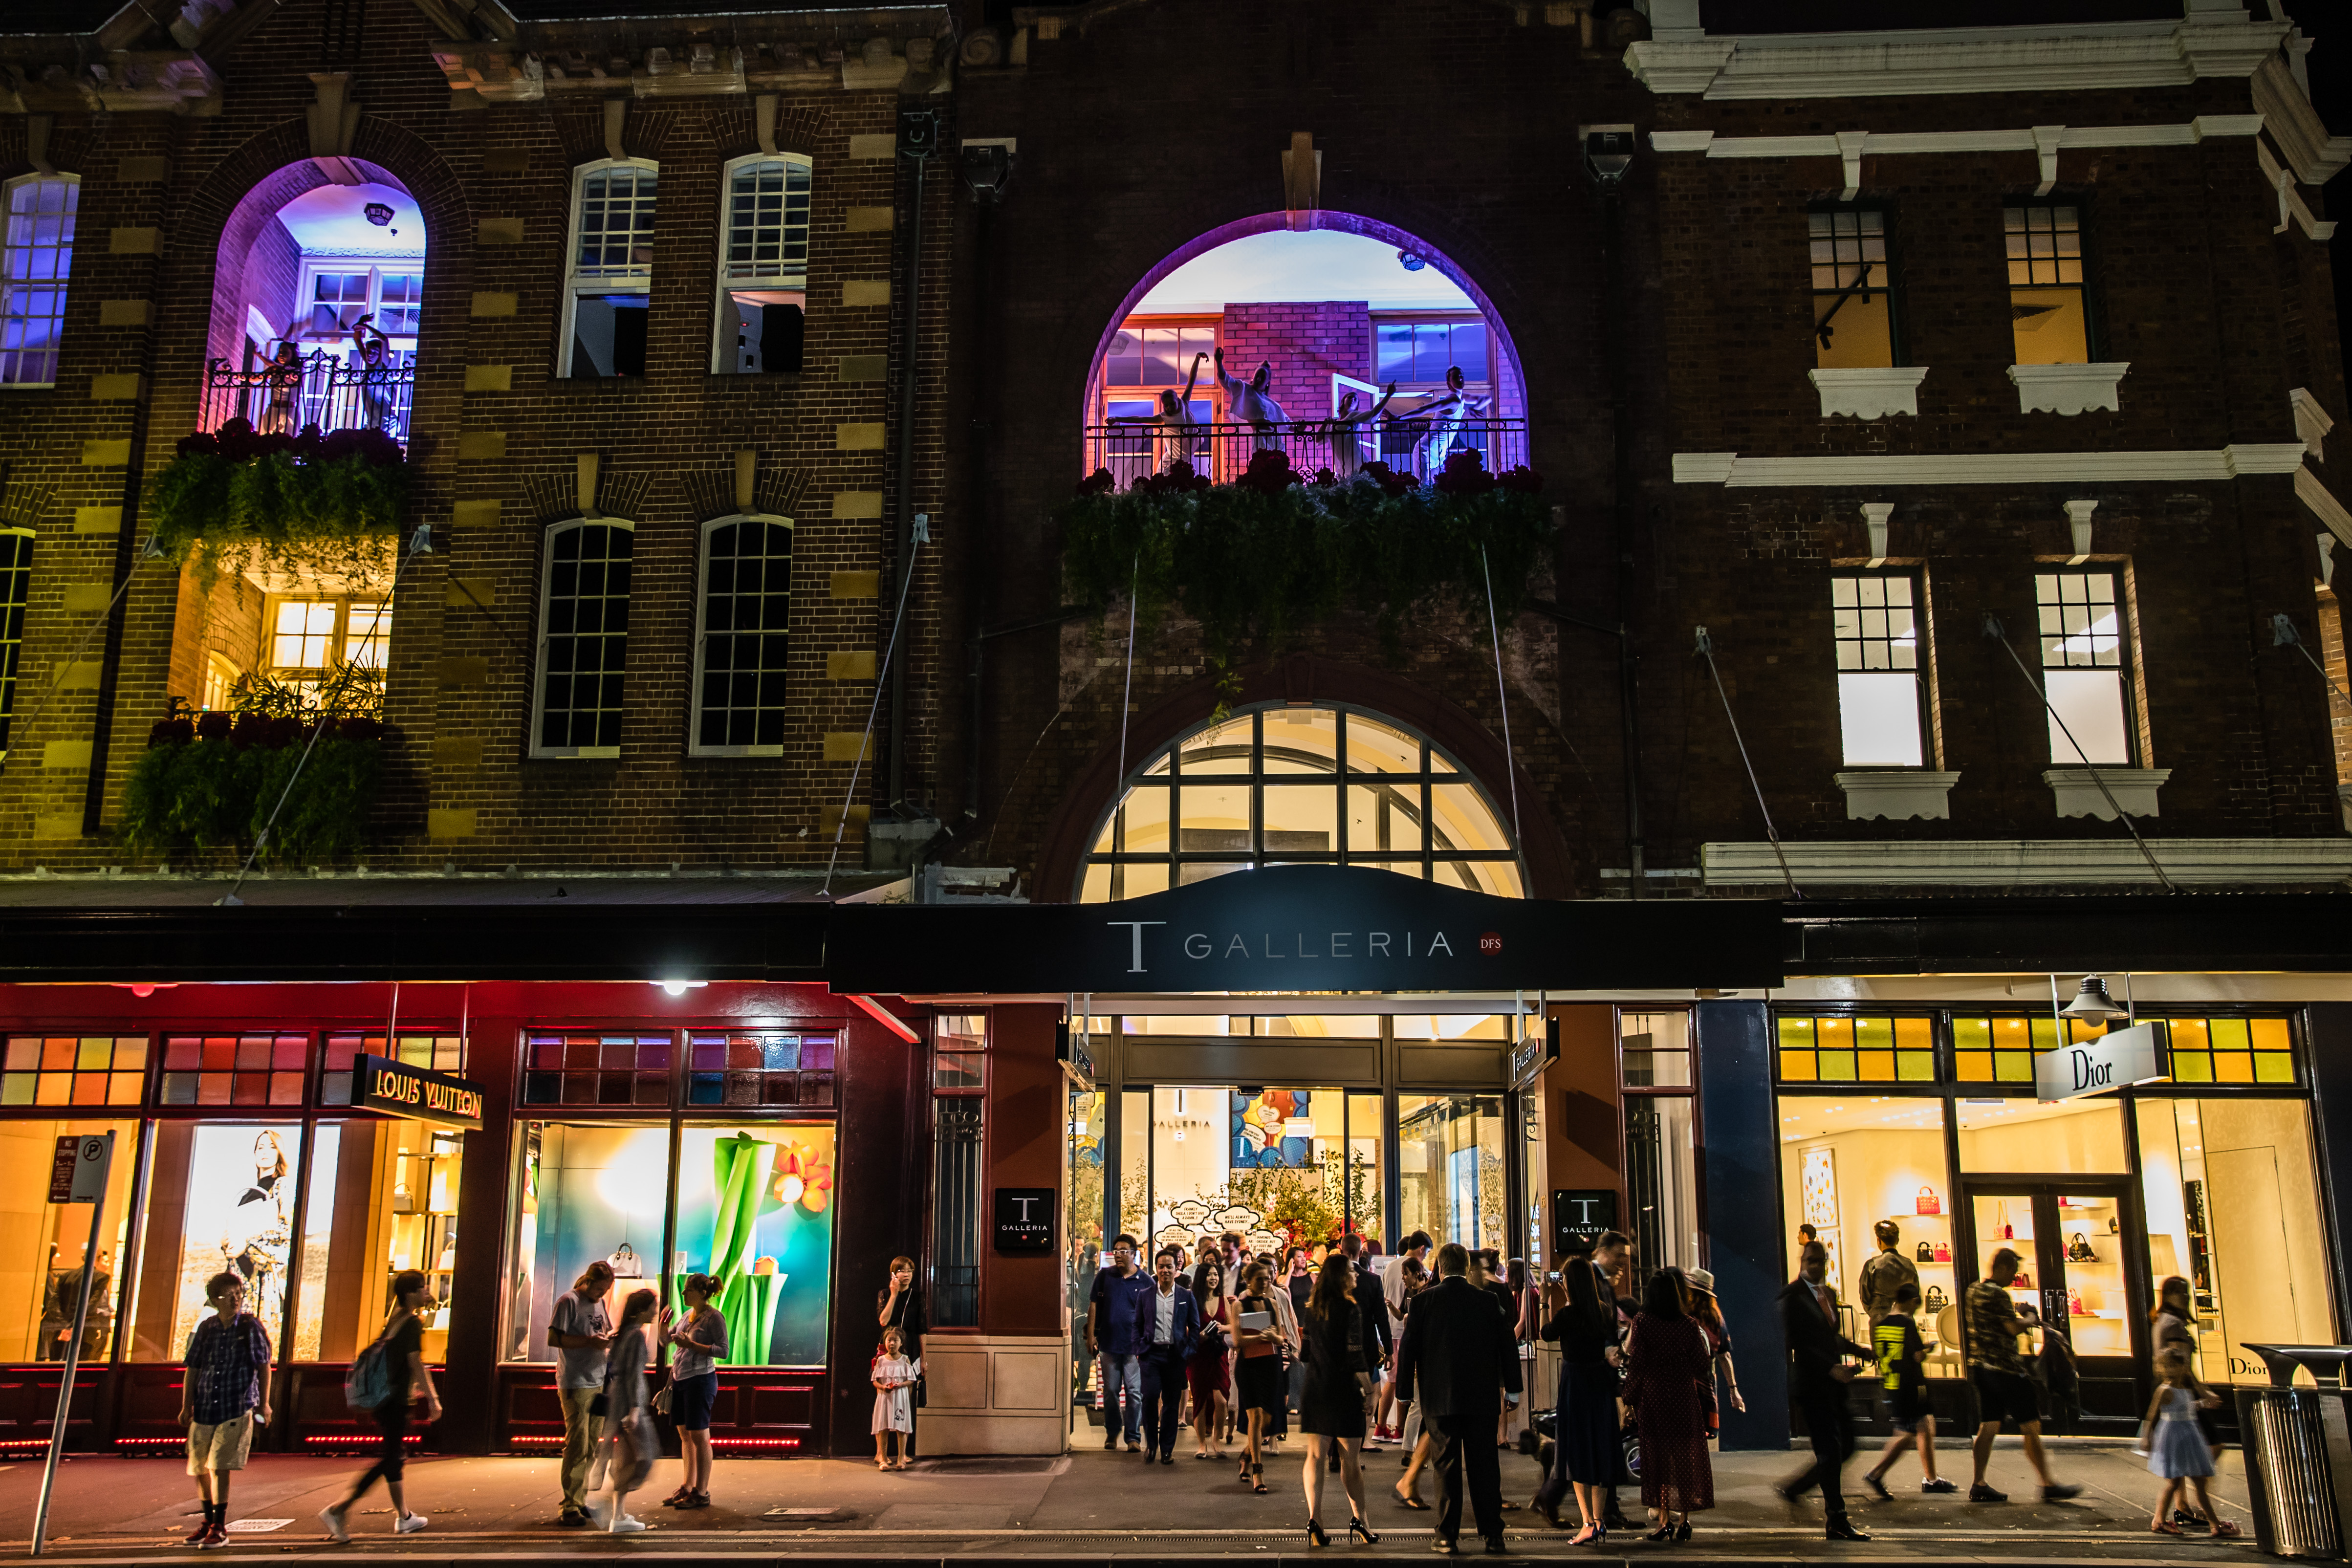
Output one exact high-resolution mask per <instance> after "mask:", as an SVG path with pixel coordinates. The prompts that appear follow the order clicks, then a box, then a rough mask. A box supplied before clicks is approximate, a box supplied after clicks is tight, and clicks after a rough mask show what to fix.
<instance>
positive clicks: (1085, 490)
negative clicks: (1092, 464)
mask: <svg viewBox="0 0 2352 1568" xmlns="http://www.w3.org/2000/svg"><path fill="white" fill-rule="evenodd" d="M1117 486H1118V480H1117V479H1112V478H1111V477H1110V470H1109V469H1108V468H1097V469H1096V470H1095V471H1094V472H1093V473H1091V474H1088V475H1087V477H1086V478H1085V479H1080V480H1079V481H1078V485H1077V494H1078V496H1079V497H1080V499H1082V500H1083V499H1084V498H1085V497H1087V496H1105V495H1108V494H1110V492H1111V491H1112V490H1113V489H1116V488H1117Z"/></svg>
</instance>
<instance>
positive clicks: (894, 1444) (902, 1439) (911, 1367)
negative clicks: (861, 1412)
mask: <svg viewBox="0 0 2352 1568" xmlns="http://www.w3.org/2000/svg"><path fill="white" fill-rule="evenodd" d="M906 1352H907V1340H906V1336H905V1335H903V1334H901V1333H899V1331H898V1330H896V1329H885V1330H883V1331H882V1349H881V1352H880V1353H879V1354H877V1355H876V1356H875V1358H874V1468H876V1469H877V1470H903V1469H905V1468H907V1447H908V1444H909V1443H911V1442H912V1441H913V1440H914V1436H915V1395H914V1393H913V1389H914V1386H915V1379H916V1378H917V1377H918V1376H919V1375H921V1373H922V1370H923V1363H921V1362H919V1361H908V1359H907V1354H906ZM894 1449H895V1450H896V1454H895V1457H894V1455H893V1450H894Z"/></svg>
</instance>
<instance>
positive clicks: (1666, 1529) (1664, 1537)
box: [1642, 1524, 1675, 1541]
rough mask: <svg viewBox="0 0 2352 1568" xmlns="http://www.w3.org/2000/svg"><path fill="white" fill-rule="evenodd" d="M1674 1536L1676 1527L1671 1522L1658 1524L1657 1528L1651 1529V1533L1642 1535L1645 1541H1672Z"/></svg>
mask: <svg viewBox="0 0 2352 1568" xmlns="http://www.w3.org/2000/svg"><path fill="white" fill-rule="evenodd" d="M1674 1538H1675V1527H1674V1526H1673V1525H1671V1524H1662V1525H1660V1526H1658V1528H1657V1529H1655V1530H1654V1531H1650V1533H1649V1534H1647V1535H1645V1536H1643V1537H1642V1539H1643V1540H1644V1541H1672V1540H1673V1539H1674Z"/></svg>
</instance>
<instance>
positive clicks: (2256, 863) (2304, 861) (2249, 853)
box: [1699, 833, 2352, 889]
mask: <svg viewBox="0 0 2352 1568" xmlns="http://www.w3.org/2000/svg"><path fill="white" fill-rule="evenodd" d="M1780 847H1781V849H1782V850H1783V851H1784V852H1785V853H1786V854H1787V855H1788V857H1789V869H1790V872H1791V873H1792V874H1793V875H1794V876H1795V877H1796V879H1797V883H1798V885H1799V886H1800V887H1802V886H1804V885H1806V884H1807V883H1811V884H1815V885H1819V886H1831V885H1835V886H1843V887H1926V886H1943V887H1962V888H1969V887H1974V888H2014V887H2044V888H2049V887H2069V886H2074V887H2079V886H2084V885H2093V886H2107V887H2129V888H2142V887H2145V888H2151V889H2152V888H2154V887H2155V886H2156V878H2155V876H2154V875H2153V874H2152V873H2150V872H2149V870H2148V868H2147V859H2146V858H2144V857H2143V856H2142V855H2141V853H2140V850H2139V847H2138V846H2137V845H2136V844H2134V843H2133V842H2132V841H2131V840H2130V839H2129V838H2127V837H2125V836H2124V835H2122V834H2121V833H2117V834H2116V836H2115V837H2113V838H2042V839H2031V838H1977V839H1943V840H1939V841H1922V842H1918V843H1907V842H1902V841H1895V840H1888V839H1848V840H1845V841H1843V842H1832V843H1802V842H1799V843H1789V842H1785V841H1784V842H1783V843H1782V845H1781V846H1780ZM2147 847H2148V848H2149V849H2150V850H2151V851H2153V852H2154V853H2155V855H2156V858H2157V861H2158V864H2160V865H2161V866H2163V868H2164V871H2165V875H2166V876H2168V877H2170V878H2171V879H2173V880H2174V881H2176V882H2183V883H2193V884H2198V885H2200V886H2227V885H2231V884H2236V885H2241V886H2262V885H2267V884H2277V883H2296V884H2303V885H2312V884H2317V883H2326V882H2340V881H2343V880H2345V879H2347V878H2352V837H2346V836H2344V835H2342V834H2329V835H2326V836H2325V837H2311V838H2151V839H2149V840H2147ZM1699 863H1700V865H1701V866H1702V868H1704V869H1705V870H1706V885H1707V886H1708V887H1710V888H1738V887H1778V886H1780V861H1779V860H1778V859H1776V858H1774V856H1773V853H1772V846H1771V845H1769V844H1768V843H1765V842H1762V841H1760V840H1759V841H1755V842H1743V843H1724V844H1707V845H1703V846H1701V847H1700V850H1699Z"/></svg>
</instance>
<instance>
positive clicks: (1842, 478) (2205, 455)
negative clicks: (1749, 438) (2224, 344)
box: [1675, 441, 2303, 489]
mask: <svg viewBox="0 0 2352 1568" xmlns="http://www.w3.org/2000/svg"><path fill="white" fill-rule="evenodd" d="M2302 465H2303V443H2302V442H2300V441H2278V442H2267V443H2262V444H2255V445H2247V444H2241V445H2238V446H2231V447H2219V448H2216V449H2215V450H2212V451H2210V452H1919V453H1913V454H1908V455H1905V456H1900V457H1862V458H1748V457H1742V456H1741V455H1740V454H1738V452H1676V453H1675V483H1676V484H1684V485H1727V486H1729V487H1731V488H1733V489H1752V488H1756V487H1769V486H1788V485H2000V484H2016V485H2055V484H2127V483H2129V482H2131V481H2132V480H2135V479H2160V480H2171V481H2179V480H2193V479H2244V478H2246V477H2248V476H2250V475H2254V474H2291V473H2294V472H2295V471H2296V470H2297V469H2298V468H2301V467H2302Z"/></svg>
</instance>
